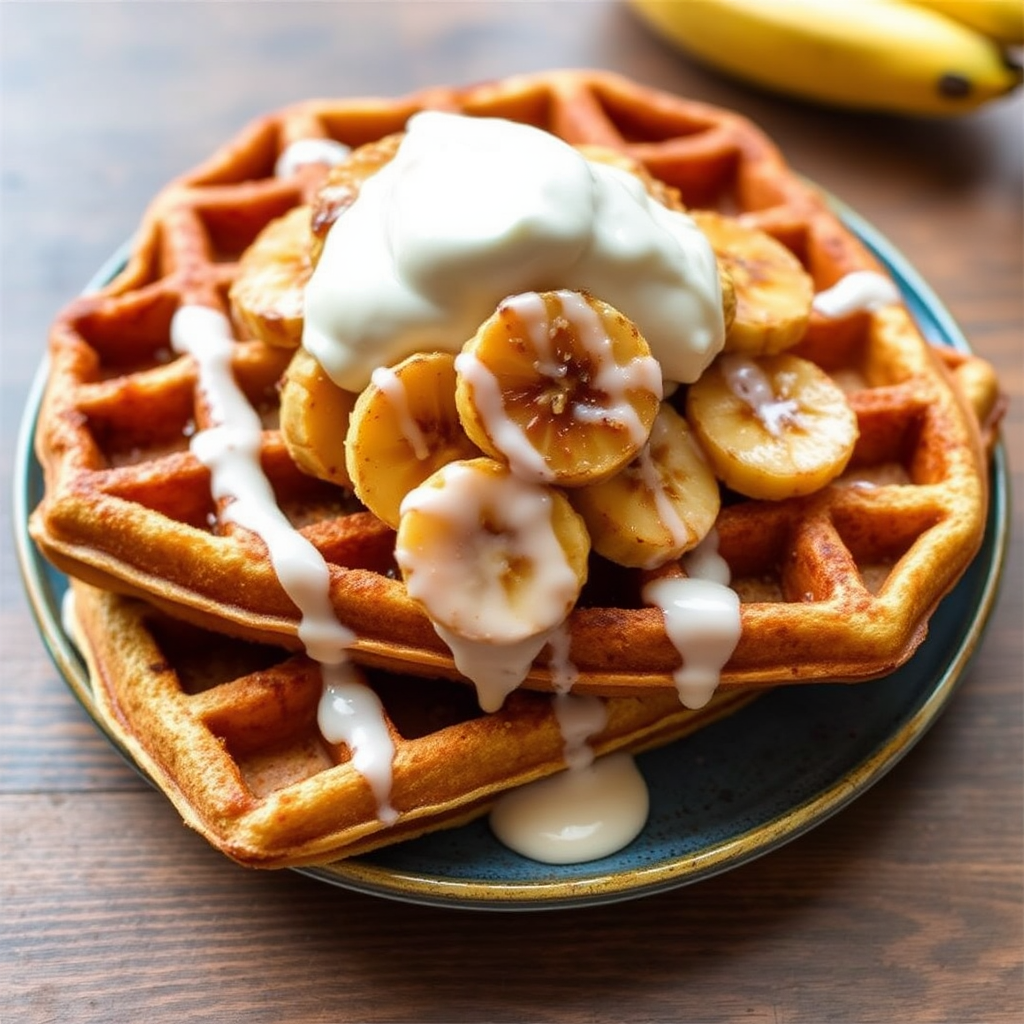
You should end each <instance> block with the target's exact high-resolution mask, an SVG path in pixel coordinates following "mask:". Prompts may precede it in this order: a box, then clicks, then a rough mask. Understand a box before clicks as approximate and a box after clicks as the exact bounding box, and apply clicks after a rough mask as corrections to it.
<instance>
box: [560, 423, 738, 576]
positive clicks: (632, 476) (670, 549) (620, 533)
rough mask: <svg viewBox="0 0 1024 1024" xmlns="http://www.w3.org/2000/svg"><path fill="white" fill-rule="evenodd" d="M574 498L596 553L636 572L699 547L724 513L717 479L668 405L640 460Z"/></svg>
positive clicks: (571, 497) (582, 489)
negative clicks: (720, 510) (719, 514)
mask: <svg viewBox="0 0 1024 1024" xmlns="http://www.w3.org/2000/svg"><path fill="white" fill-rule="evenodd" d="M569 500H570V501H571V502H572V505H573V507H574V508H575V509H576V511H577V512H579V513H580V515H581V516H582V517H583V521H584V522H585V523H586V525H587V530H588V532H589V533H590V540H591V544H592V545H593V548H594V550H595V551H596V552H597V553H598V554H600V555H603V556H604V557H605V558H607V559H609V560H610V561H612V562H616V563H618V564H619V565H624V566H628V567H630V568H637V569H654V568H657V567H658V566H659V565H664V564H665V563H666V562H668V561H671V560H672V559H674V558H678V557H679V556H680V555H682V554H683V553H684V552H687V551H690V550H692V549H693V548H695V547H696V546H697V545H698V544H699V543H700V541H701V540H703V539H704V537H706V536H707V534H708V533H709V532H710V531H711V528H712V527H713V526H714V525H715V520H716V518H717V517H718V510H719V508H720V507H721V497H720V491H719V487H718V480H717V479H716V478H715V475H714V473H713V472H712V470H711V467H710V466H709V465H708V463H707V461H706V460H705V458H704V455H703V453H702V452H701V450H700V448H699V446H698V445H697V442H696V441H695V440H694V438H693V435H692V434H691V432H690V428H689V426H688V425H687V423H686V420H685V419H683V417H682V416H680V415H679V413H677V412H676V411H675V409H673V408H672V406H670V405H668V404H665V403H662V406H661V409H660V411H659V412H658V416H657V418H656V419H655V421H654V427H653V429H652V430H651V437H650V440H649V441H648V442H647V444H646V445H645V446H644V448H643V450H642V451H641V452H640V454H639V455H638V456H637V457H636V458H635V459H634V460H633V461H632V462H631V463H630V464H629V465H628V466H626V468H625V469H623V470H622V471H621V472H619V473H616V474H615V476H613V477H611V478H610V479H608V480H604V481H601V482H600V483H596V484H590V485H588V486H587V487H580V488H578V489H576V490H574V491H571V492H569Z"/></svg>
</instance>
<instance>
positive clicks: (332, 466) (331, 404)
mask: <svg viewBox="0 0 1024 1024" xmlns="http://www.w3.org/2000/svg"><path fill="white" fill-rule="evenodd" d="M355 404H356V396H355V395H354V394H353V393H352V392H351V391H343V390H342V389H341V388H339V387H338V385H337V384H335V383H334V381H332V380H331V378H330V377H328V376H327V374H326V373H324V371H323V369H322V367H321V366H320V364H319V363H318V362H317V361H316V360H315V359H314V358H313V357H312V356H311V355H310V354H309V353H308V352H307V351H306V350H305V349H304V348H298V349H296V350H295V355H293V356H292V360H291V362H290V363H289V364H288V369H287V371H286V372H285V375H284V381H283V383H282V385H281V434H282V436H283V437H284V443H285V447H286V448H287V449H288V454H289V455H291V457H292V461H293V462H294V463H295V465H297V466H298V467H299V469H301V470H302V471H303V472H304V473H308V474H309V475H310V476H315V477H317V478H318V479H320V480H327V481H329V482H330V483H334V484H340V485H341V486H342V487H351V486H352V481H351V479H350V478H349V475H348V470H347V469H346V468H345V432H346V431H347V429H348V422H349V416H350V415H351V413H352V408H353V406H354V405H355Z"/></svg>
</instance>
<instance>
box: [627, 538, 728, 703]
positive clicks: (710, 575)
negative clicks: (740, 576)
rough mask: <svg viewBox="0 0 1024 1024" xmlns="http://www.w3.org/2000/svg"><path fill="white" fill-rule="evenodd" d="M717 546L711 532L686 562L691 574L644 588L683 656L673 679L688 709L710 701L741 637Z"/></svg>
mask: <svg viewBox="0 0 1024 1024" xmlns="http://www.w3.org/2000/svg"><path fill="white" fill-rule="evenodd" d="M717 544H718V538H717V534H716V533H715V532H714V531H712V532H711V533H710V534H708V536H707V537H705V538H704V540H703V541H701V543H700V544H699V545H698V546H697V548H695V549H694V551H693V552H691V553H690V555H689V556H687V557H686V558H685V559H684V561H683V564H684V567H685V568H686V571H687V572H688V573H690V574H691V575H689V576H685V577H684V576H674V577H668V576H666V577H662V578H660V579H655V580H652V581H651V582H649V583H647V584H646V585H645V586H644V589H643V598H644V601H646V602H647V603H648V604H651V605H654V606H656V607H658V608H660V609H661V612H662V614H663V615H664V616H665V631H666V633H667V634H668V637H669V639H670V640H671V641H672V645H673V646H674V647H675V648H676V650H677V651H678V652H679V655H680V657H681V658H682V664H681V665H680V667H679V668H678V669H676V671H675V672H674V673H673V677H674V679H675V684H676V689H677V690H678V692H679V700H680V702H681V703H682V704H683V706H684V707H688V708H700V707H703V706H704V705H705V704H707V702H708V701H709V700H710V699H711V698H712V696H713V695H714V692H715V690H716V689H717V688H718V683H719V681H720V679H721V673H722V668H723V666H724V665H725V663H726V662H727V661H728V660H729V658H730V657H731V656H732V652H733V651H734V650H735V649H736V644H737V642H738V641H739V638H740V631H741V624H740V600H739V596H738V595H737V593H736V592H735V591H734V590H733V589H732V588H731V587H730V586H729V580H730V573H729V567H728V565H727V564H726V563H725V560H724V559H723V558H721V556H720V555H719V554H718V551H717Z"/></svg>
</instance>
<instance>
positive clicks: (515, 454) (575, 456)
mask: <svg viewBox="0 0 1024 1024" xmlns="http://www.w3.org/2000/svg"><path fill="white" fill-rule="evenodd" d="M455 367H456V371H457V377H458V384H457V388H456V393H455V394H456V402H457V405H458V410H459V417H460V418H461V420H462V425H463V426H464V427H465V430H466V433H467V434H468V435H469V437H470V439H471V440H472V441H473V442H474V443H475V444H476V445H477V446H478V447H479V448H480V449H481V450H483V451H484V452H486V453H487V454H488V455H491V456H493V457H494V458H496V459H500V460H503V461H506V462H508V464H509V465H510V466H511V467H512V469H513V471H514V472H516V473H517V474H519V475H520V476H522V477H524V478H525V479H530V480H535V481H539V482H545V483H556V484H560V485H562V486H565V487H578V486H581V485H582V484H586V483H591V482H593V481H596V480H604V479H607V478H608V477H609V476H611V475H612V474H614V473H616V472H617V471H618V470H619V469H621V468H622V466H624V465H626V463H628V462H629V461H630V460H632V459H633V458H635V457H636V455H637V453H638V452H639V451H640V449H641V448H642V447H643V446H644V444H645V443H646V441H647V437H648V434H649V433H650V430H651V424H652V423H653V422H654V417H655V415H657V412H658V404H659V401H660V399H661V388H662V382H661V369H660V367H659V365H658V363H657V361H656V360H655V359H654V358H653V357H652V356H651V353H650V349H649V348H648V346H647V342H646V341H645V340H644V338H643V336H642V335H641V334H640V332H639V331H638V330H637V329H636V327H635V326H634V324H633V323H632V322H631V321H630V320H627V319H626V317H624V316H623V315H622V314H621V313H619V312H618V311H617V310H615V309H613V308H612V307H611V306H609V305H607V303H604V302H600V301H599V300H597V299H594V298H591V297H589V296H587V295H583V294H581V293H579V292H570V291H558V292H545V293H537V292H528V293H525V294H523V295H516V296H512V297H511V298H508V299H506V300H505V301H504V302H502V303H501V305H500V306H499V307H498V309H497V311H496V312H495V313H494V314H493V316H491V317H490V318H489V319H487V320H486V321H485V322H484V323H483V324H482V325H481V327H480V329H479V330H478V331H477V333H476V335H475V336H474V337H473V338H472V339H470V341H468V342H467V343H466V345H465V346H464V347H463V350H462V352H461V353H460V355H459V356H458V357H457V359H456V361H455Z"/></svg>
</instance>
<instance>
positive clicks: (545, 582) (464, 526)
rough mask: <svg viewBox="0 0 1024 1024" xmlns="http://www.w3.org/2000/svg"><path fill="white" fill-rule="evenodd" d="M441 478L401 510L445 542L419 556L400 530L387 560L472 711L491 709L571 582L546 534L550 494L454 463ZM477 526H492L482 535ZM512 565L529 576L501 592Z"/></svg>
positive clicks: (569, 596) (560, 617) (553, 620)
mask: <svg viewBox="0 0 1024 1024" xmlns="http://www.w3.org/2000/svg"><path fill="white" fill-rule="evenodd" d="M439 474H440V477H438V476H435V478H434V479H435V481H436V482H437V483H438V484H439V486H434V485H433V484H424V485H421V486H420V487H417V488H414V489H413V490H412V491H410V492H409V494H407V495H406V497H405V499H404V500H403V502H402V514H403V515H405V514H406V513H407V512H409V511H411V510H416V511H417V512H419V513H421V514H425V515H429V516H432V517H436V518H438V519H440V520H442V521H443V522H444V524H445V529H444V531H443V537H442V538H439V539H438V541H437V543H436V544H434V545H431V546H430V550H424V549H418V548H415V547H412V546H410V545H408V544H405V543H402V535H401V534H400V535H399V543H398V544H396V546H395V558H396V560H397V562H398V564H399V566H400V567H401V569H402V573H403V576H404V577H405V579H406V586H407V589H408V592H409V594H410V596H411V597H413V598H415V599H416V600H418V601H420V602H422V604H423V606H424V607H425V608H426V609H427V611H428V613H429V614H430V618H431V621H432V622H433V623H434V628H435V629H436V630H437V633H438V635H439V636H440V637H441V638H442V639H443V640H444V641H445V643H446V644H447V645H448V647H449V648H450V650H451V651H452V655H453V657H454V658H455V663H456V666H457V667H458V669H459V671H460V672H461V673H462V674H463V675H464V676H466V678H467V679H469V680H471V681H472V682H473V683H474V684H475V685H476V688H477V695H478V699H479V702H480V706H481V707H482V708H483V709H484V710H485V711H493V710H496V709H497V708H498V707H500V706H501V704H502V703H503V701H504V699H505V697H506V696H507V695H508V694H509V693H510V692H511V691H512V690H513V689H515V687H516V686H518V685H519V684H520V683H521V682H522V681H523V679H524V678H525V677H526V673H527V672H528V671H529V668H530V665H531V664H532V662H533V660H534V658H535V657H536V656H537V655H538V654H539V653H540V651H541V649H542V648H543V647H544V645H545V644H546V643H547V642H548V641H549V639H550V637H551V635H552V631H553V630H555V629H556V628H557V627H558V626H559V625H561V623H562V622H563V621H564V620H565V618H566V616H567V615H568V614H569V611H570V610H571V608H572V606H573V604H574V603H575V600H576V597H577V595H578V593H579V580H578V578H577V576H576V574H575V572H574V571H573V569H572V567H571V566H570V565H569V563H568V561H567V559H566V556H565V552H564V550H563V549H562V546H561V544H560V542H559V540H558V537H557V536H556V534H555V532H554V528H553V524H552V501H553V498H552V495H551V493H550V492H549V491H547V490H546V489H545V488H543V487H539V486H537V485H535V484H531V483H528V482H527V481H524V480H521V479H519V478H518V477H516V476H514V475H512V474H511V473H507V472H505V473H502V474H494V473H489V472H485V471H482V470H480V469H479V468H478V467H473V466H471V465H466V464H461V463H449V464H448V465H447V466H445V467H444V468H443V469H442V470H439ZM485 521H486V522H488V523H489V524H490V526H491V529H489V530H483V529H481V523H483V522H485ZM519 561H521V562H522V563H524V564H528V565H529V566H530V567H531V568H530V573H529V574H528V575H521V576H520V577H519V578H518V579H517V580H516V581H515V585H514V586H513V587H508V586H506V585H505V584H506V582H507V577H508V573H509V571H510V566H511V564H512V563H513V562H519Z"/></svg>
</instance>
